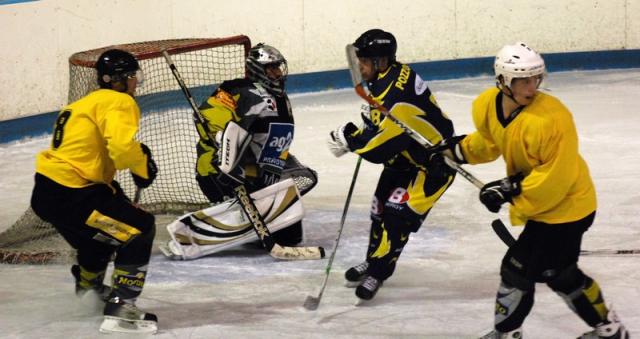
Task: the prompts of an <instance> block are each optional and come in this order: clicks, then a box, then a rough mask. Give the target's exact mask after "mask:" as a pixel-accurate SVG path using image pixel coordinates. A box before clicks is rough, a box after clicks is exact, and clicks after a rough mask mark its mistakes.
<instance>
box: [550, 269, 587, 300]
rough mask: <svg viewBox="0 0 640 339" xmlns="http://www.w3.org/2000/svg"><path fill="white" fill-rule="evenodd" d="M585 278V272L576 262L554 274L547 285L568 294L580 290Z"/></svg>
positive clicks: (557, 291) (558, 291)
mask: <svg viewBox="0 0 640 339" xmlns="http://www.w3.org/2000/svg"><path fill="white" fill-rule="evenodd" d="M585 278H586V276H585V275H584V273H582V271H581V270H580V269H579V268H578V266H577V265H575V264H574V265H571V266H569V267H566V268H564V269H563V270H561V271H559V272H557V274H554V275H553V276H552V277H551V280H549V281H548V282H547V286H549V287H550V288H551V289H552V290H553V291H555V292H556V293H562V294H567V295H568V294H571V293H573V292H574V291H576V290H580V289H581V288H582V286H584V283H585Z"/></svg>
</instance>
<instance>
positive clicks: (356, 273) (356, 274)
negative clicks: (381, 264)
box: [344, 261, 369, 287]
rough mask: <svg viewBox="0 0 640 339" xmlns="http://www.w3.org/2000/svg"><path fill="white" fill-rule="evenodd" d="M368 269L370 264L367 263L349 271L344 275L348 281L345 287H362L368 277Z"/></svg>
mask: <svg viewBox="0 0 640 339" xmlns="http://www.w3.org/2000/svg"><path fill="white" fill-rule="evenodd" d="M367 268H369V263H368V262H366V261H365V262H363V263H361V264H358V265H356V266H353V267H351V268H350V269H348V270H347V271H346V272H345V273H344V278H345V279H346V280H347V282H346V283H345V285H346V286H347V287H356V286H358V285H360V283H361V282H362V280H364V278H365V277H366V276H367Z"/></svg>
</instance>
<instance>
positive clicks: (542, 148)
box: [441, 42, 629, 339]
mask: <svg viewBox="0 0 640 339" xmlns="http://www.w3.org/2000/svg"><path fill="white" fill-rule="evenodd" d="M494 70H495V75H496V84H497V86H496V87H494V88H491V89H488V90H486V91H484V92H483V93H482V94H480V95H479V96H478V97H477V98H476V99H475V100H474V102H473V106H472V116H473V121H474V123H475V127H476V129H477V130H476V131H475V132H473V133H472V134H469V135H468V136H460V137H455V138H451V139H447V140H445V141H444V142H443V143H442V144H441V146H442V147H441V148H442V149H445V150H446V151H445V152H446V153H447V154H448V156H450V157H451V158H452V159H454V160H455V161H457V162H458V163H461V164H462V163H469V164H478V163H486V162H490V161H493V160H495V159H497V158H498V157H499V156H502V157H503V159H504V161H505V163H506V172H507V177H505V178H503V179H500V180H497V181H494V182H490V183H488V184H486V185H485V186H484V187H483V188H482V190H481V191H480V201H481V202H482V203H483V204H484V205H486V207H487V209H489V211H491V212H494V213H496V212H498V211H499V210H500V207H501V205H502V204H504V203H509V204H510V205H511V206H510V216H511V224H512V225H523V224H524V225H525V226H524V230H523V232H522V233H521V234H520V236H519V237H518V240H517V241H516V243H515V244H514V245H513V246H511V247H510V248H509V250H508V251H507V253H506V254H505V256H504V258H503V259H502V265H501V267H500V276H501V281H500V286H499V288H498V293H497V297H496V307H495V326H494V330H493V331H492V332H491V333H489V334H487V335H486V336H485V337H484V338H521V337H522V324H523V322H524V320H525V318H526V316H527V315H528V314H529V312H530V311H531V309H532V307H533V300H534V293H535V284H536V283H539V282H541V283H545V284H547V286H549V287H550V288H551V289H552V290H553V291H555V292H556V293H557V294H558V295H560V296H561V297H562V299H563V300H564V301H565V302H566V303H567V305H568V306H569V307H570V308H571V309H572V310H573V311H574V312H575V313H576V314H577V315H578V316H579V317H580V318H581V319H582V320H584V322H586V323H587V324H588V325H589V326H591V327H593V328H594V330H593V331H591V332H589V333H585V334H584V335H582V336H581V337H580V338H615V339H624V338H629V335H628V333H627V331H626V330H625V328H624V326H623V325H622V324H621V323H620V321H619V320H618V318H617V317H616V314H615V312H614V311H613V310H612V309H609V308H607V306H606V305H605V301H604V299H603V296H602V291H601V290H600V287H599V286H598V284H597V283H596V281H595V280H593V279H592V278H591V277H589V276H588V275H586V274H585V273H583V272H582V271H581V270H580V268H579V267H578V256H579V254H580V246H581V241H582V236H583V234H584V232H586V231H587V230H588V229H589V227H590V226H591V224H592V223H593V221H594V218H595V214H596V213H595V211H596V193H595V189H594V186H593V182H592V181H591V176H590V174H589V169H588V167H587V164H586V162H585V161H584V159H583V158H582V157H581V156H580V153H579V152H578V136H577V132H576V128H575V125H574V123H573V118H572V116H571V113H570V112H569V110H568V109H567V108H566V107H565V106H564V105H563V104H562V103H561V102H560V100H558V99H557V98H555V97H553V96H551V95H548V94H546V93H543V92H540V91H539V90H538V88H539V86H540V83H541V82H542V80H543V79H544V77H545V63H544V60H543V59H542V56H541V55H540V54H538V53H537V52H536V51H534V50H533V49H531V48H530V47H529V46H527V45H526V44H524V43H522V42H518V43H515V44H513V45H506V46H504V47H503V48H502V49H501V50H500V51H499V52H498V54H497V56H496V58H495V64H494Z"/></svg>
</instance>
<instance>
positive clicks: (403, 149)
mask: <svg viewBox="0 0 640 339" xmlns="http://www.w3.org/2000/svg"><path fill="white" fill-rule="evenodd" d="M353 45H354V47H355V48H356V55H357V57H358V63H359V70H360V73H361V74H362V77H363V79H364V80H365V81H366V82H367V87H368V89H369V91H370V92H371V96H372V97H373V99H374V100H375V101H376V102H377V103H379V104H382V105H383V107H385V108H386V109H388V110H389V111H390V112H391V114H392V115H393V116H395V117H396V118H398V119H399V120H400V121H402V122H403V123H405V124H406V125H407V126H409V127H410V128H412V129H413V130H415V131H418V132H419V133H420V134H421V135H422V136H424V137H425V138H427V139H428V140H430V141H431V142H432V143H438V142H440V141H441V140H442V139H443V138H449V137H451V136H452V135H453V133H454V130H453V124H452V122H451V121H450V120H449V119H448V118H447V117H446V116H445V115H444V114H443V112H442V111H441V110H440V107H438V105H437V103H436V100H435V98H434V96H433V95H432V94H431V91H430V90H429V88H428V86H427V84H426V82H425V81H424V80H423V79H421V78H420V76H419V75H418V74H417V73H416V72H415V71H413V70H412V69H411V68H410V67H409V66H408V65H406V64H402V63H400V62H398V61H396V49H397V45H396V39H395V37H394V36H393V35H392V34H391V33H389V32H385V31H383V30H380V29H371V30H368V31H366V32H364V33H363V34H362V35H361V36H360V37H359V38H358V39H357V40H356V41H355V43H354V44H353ZM362 120H363V125H362V127H356V125H355V124H354V123H351V122H349V123H347V124H345V125H342V126H339V127H338V128H337V129H336V130H335V131H332V132H331V133H330V138H329V149H330V150H331V152H332V153H333V154H334V155H335V156H337V157H339V156H342V155H343V154H345V153H347V152H354V153H356V154H358V155H359V156H361V157H362V158H363V159H365V160H367V161H369V162H372V163H382V164H384V168H383V170H382V173H381V175H380V178H379V180H378V185H377V187H376V190H375V193H374V196H373V203H372V209H371V230H370V235H369V245H368V248H367V252H366V260H365V261H364V262H363V263H361V264H359V265H356V266H354V267H352V268H350V269H349V270H347V271H346V273H345V278H346V280H347V286H350V287H355V286H357V288H356V291H355V293H356V296H357V297H358V298H360V299H363V300H370V299H372V298H373V297H374V296H375V294H376V292H377V291H378V289H379V288H380V286H381V285H382V283H383V282H384V281H385V280H386V279H388V278H389V277H391V275H392V274H393V272H394V270H395V267H396V262H397V261H398V258H399V256H400V254H401V253H402V249H403V248H404V246H405V245H406V244H407V242H408V240H409V236H410V234H411V233H412V232H417V231H418V229H419V228H420V226H421V225H422V223H423V222H424V220H425V218H426V217H427V214H428V213H429V211H430V210H431V208H432V207H433V205H434V204H435V203H436V201H438V199H439V198H440V197H441V196H442V194H443V193H444V192H445V191H446V190H447V188H448V187H449V186H450V185H451V183H452V182H453V179H454V174H455V172H453V171H452V170H451V169H450V168H449V167H447V166H446V165H445V164H444V163H443V161H442V157H439V158H435V159H433V160H434V161H431V160H430V159H429V158H428V152H427V151H426V150H425V148H424V147H423V146H422V145H420V144H419V143H417V142H416V141H414V140H413V139H412V138H411V137H409V136H408V135H407V134H406V133H404V132H403V129H402V128H401V127H400V126H399V125H397V124H396V123H394V122H392V121H391V120H390V119H387V118H385V116H384V114H383V113H382V112H381V111H380V110H379V109H376V108H373V107H371V108H370V110H365V112H364V113H363V114H362Z"/></svg>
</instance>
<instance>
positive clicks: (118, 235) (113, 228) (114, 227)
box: [85, 210, 140, 243]
mask: <svg viewBox="0 0 640 339" xmlns="http://www.w3.org/2000/svg"><path fill="white" fill-rule="evenodd" d="M85 223H86V224H87V225H89V226H91V227H93V228H97V229H99V230H101V231H102V232H104V233H106V234H109V235H110V236H111V237H113V238H115V239H118V240H119V241H121V242H123V243H124V242H127V241H129V239H131V238H133V237H134V236H136V235H138V234H140V230H139V229H137V228H135V227H133V226H131V225H129V224H127V223H124V222H122V221H118V220H116V219H113V218H112V217H110V216H108V215H104V214H102V213H100V212H99V211H98V210H93V212H91V215H89V218H87V220H86V221H85Z"/></svg>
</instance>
